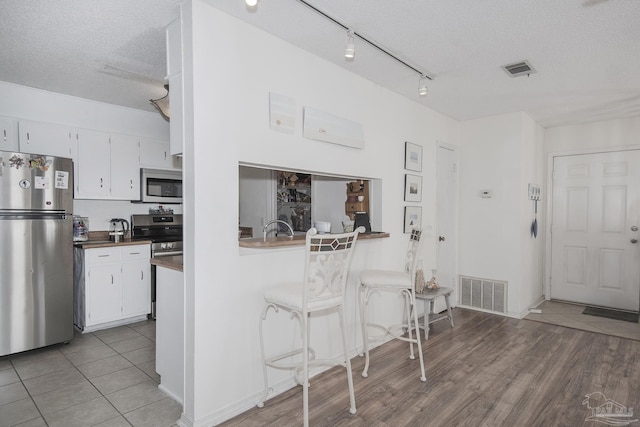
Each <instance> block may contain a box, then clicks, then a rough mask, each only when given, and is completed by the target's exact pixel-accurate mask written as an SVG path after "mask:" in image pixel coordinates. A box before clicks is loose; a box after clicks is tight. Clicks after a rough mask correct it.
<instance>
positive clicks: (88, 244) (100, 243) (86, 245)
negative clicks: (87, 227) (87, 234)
mask: <svg viewBox="0 0 640 427" xmlns="http://www.w3.org/2000/svg"><path fill="white" fill-rule="evenodd" d="M151 243H152V242H151V240H131V239H126V240H123V241H120V242H118V243H116V242H107V241H104V240H96V241H93V242H92V241H91V240H85V241H84V242H73V246H74V247H76V248H82V249H95V248H109V247H112V246H134V245H150V244H151Z"/></svg>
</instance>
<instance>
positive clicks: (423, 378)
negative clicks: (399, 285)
mask: <svg viewBox="0 0 640 427" xmlns="http://www.w3.org/2000/svg"><path fill="white" fill-rule="evenodd" d="M409 298H411V306H412V307H413V308H414V310H413V322H414V323H413V324H414V325H415V327H416V342H417V343H418V359H420V373H421V374H422V376H421V377H420V381H426V380H427V376H426V374H425V373H424V357H423V355H422V339H421V338H420V330H419V329H418V310H417V309H416V308H415V306H416V297H415V295H414V294H413V292H410V293H409ZM409 334H411V324H409ZM409 337H411V335H409ZM411 345H412V347H413V343H412V344H411Z"/></svg>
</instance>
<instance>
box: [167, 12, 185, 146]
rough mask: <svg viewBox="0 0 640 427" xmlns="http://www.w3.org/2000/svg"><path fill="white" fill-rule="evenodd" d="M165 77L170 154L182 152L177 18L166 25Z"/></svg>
mask: <svg viewBox="0 0 640 427" xmlns="http://www.w3.org/2000/svg"><path fill="white" fill-rule="evenodd" d="M166 33H167V79H168V80H169V92H170V93H171V96H170V103H171V120H170V121H169V141H170V150H169V152H170V153H171V154H174V155H176V154H182V151H183V145H184V100H183V94H184V89H183V88H184V83H183V80H182V76H183V74H182V66H183V64H182V22H181V19H180V18H178V19H176V20H174V21H172V22H171V23H170V24H169V25H168V26H167V30H166Z"/></svg>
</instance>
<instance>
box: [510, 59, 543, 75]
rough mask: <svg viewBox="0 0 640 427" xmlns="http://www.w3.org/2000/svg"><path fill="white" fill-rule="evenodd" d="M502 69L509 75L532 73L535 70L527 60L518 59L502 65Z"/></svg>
mask: <svg viewBox="0 0 640 427" xmlns="http://www.w3.org/2000/svg"><path fill="white" fill-rule="evenodd" d="M502 69H503V70H504V71H506V72H507V74H509V75H510V76H511V77H518V76H528V75H529V74H533V73H535V72H536V70H534V69H533V67H532V66H531V65H530V64H529V63H528V62H527V61H520V62H516V63H515V64H509V65H503V66H502Z"/></svg>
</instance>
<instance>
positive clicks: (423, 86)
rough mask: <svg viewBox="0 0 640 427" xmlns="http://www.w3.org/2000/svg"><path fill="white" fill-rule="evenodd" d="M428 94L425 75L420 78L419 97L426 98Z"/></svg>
mask: <svg viewBox="0 0 640 427" xmlns="http://www.w3.org/2000/svg"><path fill="white" fill-rule="evenodd" d="M426 94H427V76H425V75H424V74H423V75H421V76H420V81H419V82H418V95H420V96H425V95H426Z"/></svg>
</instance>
